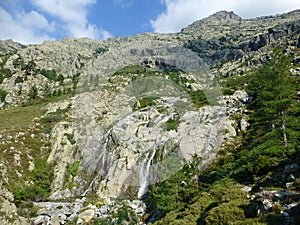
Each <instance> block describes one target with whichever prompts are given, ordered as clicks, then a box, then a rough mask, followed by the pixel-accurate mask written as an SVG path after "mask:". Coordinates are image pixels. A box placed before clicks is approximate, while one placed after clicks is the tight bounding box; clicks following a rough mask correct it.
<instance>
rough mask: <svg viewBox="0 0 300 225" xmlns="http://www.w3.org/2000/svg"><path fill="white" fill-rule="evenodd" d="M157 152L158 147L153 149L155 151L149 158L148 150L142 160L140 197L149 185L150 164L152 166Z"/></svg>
mask: <svg viewBox="0 0 300 225" xmlns="http://www.w3.org/2000/svg"><path fill="white" fill-rule="evenodd" d="M155 153H156V148H154V149H153V153H152V155H151V156H150V158H149V152H148V153H147V154H146V157H145V159H144V160H143V162H142V165H141V170H140V176H139V178H140V182H139V183H140V188H139V191H138V198H141V197H142V196H143V195H144V194H145V193H146V190H147V187H148V185H149V174H150V166H151V163H152V160H153V158H154V156H155ZM145 164H146V165H145Z"/></svg>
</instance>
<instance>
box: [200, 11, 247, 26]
mask: <svg viewBox="0 0 300 225" xmlns="http://www.w3.org/2000/svg"><path fill="white" fill-rule="evenodd" d="M241 19H242V18H241V17H239V16H238V15H236V14H235V13H234V12H233V11H230V12H228V11H225V10H222V11H219V12H216V13H214V14H212V15H210V16H209V17H208V18H207V19H205V20H207V21H210V20H218V21H219V22H220V23H226V22H228V21H229V22H234V21H240V20H241Z"/></svg>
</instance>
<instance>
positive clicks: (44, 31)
mask: <svg viewBox="0 0 300 225" xmlns="http://www.w3.org/2000/svg"><path fill="white" fill-rule="evenodd" d="M0 27H1V29H0V38H1V39H4V40H5V39H13V40H14V41H17V42H20V43H23V44H29V43H30V44H35V43H41V42H43V41H44V40H53V39H54V38H53V37H51V36H50V35H49V33H48V31H51V30H53V29H54V24H49V23H48V21H47V19H46V18H45V17H43V15H41V14H39V13H38V12H36V11H31V12H29V13H25V12H19V13H18V14H16V15H12V14H10V13H9V12H7V11H6V10H4V9H3V8H1V7H0Z"/></svg>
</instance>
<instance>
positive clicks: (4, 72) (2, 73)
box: [0, 67, 12, 84]
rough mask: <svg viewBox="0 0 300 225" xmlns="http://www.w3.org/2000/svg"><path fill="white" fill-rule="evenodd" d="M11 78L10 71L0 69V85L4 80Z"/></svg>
mask: <svg viewBox="0 0 300 225" xmlns="http://www.w3.org/2000/svg"><path fill="white" fill-rule="evenodd" d="M11 76H12V73H11V71H10V69H7V68H3V67H0V84H2V82H3V80H4V79H5V78H9V77H11Z"/></svg>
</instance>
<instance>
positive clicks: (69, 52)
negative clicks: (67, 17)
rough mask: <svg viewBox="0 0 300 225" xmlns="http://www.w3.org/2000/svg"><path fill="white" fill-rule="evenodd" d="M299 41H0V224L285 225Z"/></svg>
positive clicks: (269, 24)
mask: <svg viewBox="0 0 300 225" xmlns="http://www.w3.org/2000/svg"><path fill="white" fill-rule="evenodd" d="M299 33H300V10H296V11H293V12H290V13H286V14H282V15H275V16H268V17H260V18H255V19H242V18H240V17H239V16H238V15H236V14H234V13H233V12H226V11H221V12H217V13H215V14H213V15H211V16H209V17H208V18H205V19H202V20H199V21H196V22H194V23H193V24H191V25H189V26H188V27H186V28H184V29H182V31H181V32H179V33H176V34H155V33H144V34H139V35H136V36H132V37H118V38H110V39H108V40H105V41H98V40H91V39H87V38H81V39H76V38H70V39H64V40H59V41H53V42H50V41H46V42H44V43H43V44H40V45H22V44H19V43H15V42H13V41H11V40H8V41H0V56H1V58H0V108H1V111H0V118H1V127H0V139H1V141H0V150H1V151H0V154H1V161H0V168H1V169H0V172H1V177H2V179H1V183H0V193H1V194H0V199H1V201H0V202H1V209H0V212H1V213H0V221H1V224H29V223H31V224H49V221H50V224H76V223H77V224H85V223H89V224H121V223H122V221H127V223H126V224H144V223H146V222H148V223H151V222H155V221H156V222H155V223H156V224H177V223H181V224H216V223H217V221H219V223H220V221H224V224H228V223H232V224H245V223H243V222H245V221H246V222H247V224H275V223H274V221H275V222H278V224H297V223H298V222H299V213H298V212H299V199H300V198H299V196H300V194H299V190H300V188H299V184H300V181H299V179H300V178H299V172H300V171H299V164H300V162H299V156H300V155H299V135H298V133H299V126H298V125H297V121H299V74H300V72H299V71H300V67H299V62H300V60H299V58H300V55H299V48H300V37H299ZM228 190H232V192H230V193H229V192H228Z"/></svg>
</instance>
